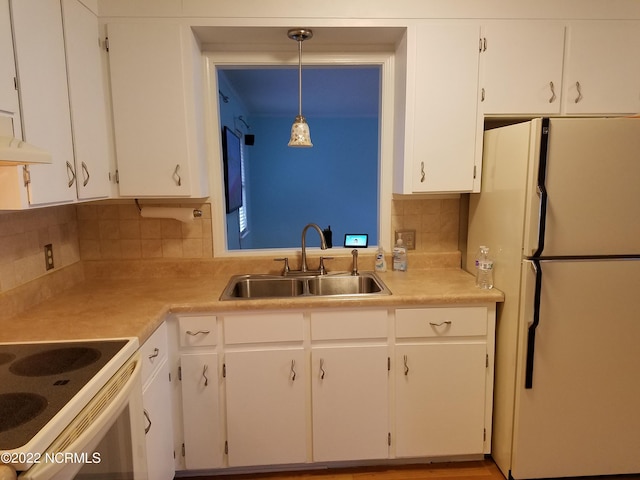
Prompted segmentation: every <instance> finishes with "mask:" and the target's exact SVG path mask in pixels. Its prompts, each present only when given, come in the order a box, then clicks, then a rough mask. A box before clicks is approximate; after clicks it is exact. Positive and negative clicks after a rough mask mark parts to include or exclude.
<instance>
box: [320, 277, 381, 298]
mask: <svg viewBox="0 0 640 480" xmlns="http://www.w3.org/2000/svg"><path fill="white" fill-rule="evenodd" d="M383 289H384V287H383V284H382V282H381V281H380V280H379V279H377V278H374V277H373V276H371V275H364V274H361V275H340V276H318V277H316V278H313V279H311V280H309V293H310V294H311V295H362V294H372V293H381V292H382V291H383Z"/></svg>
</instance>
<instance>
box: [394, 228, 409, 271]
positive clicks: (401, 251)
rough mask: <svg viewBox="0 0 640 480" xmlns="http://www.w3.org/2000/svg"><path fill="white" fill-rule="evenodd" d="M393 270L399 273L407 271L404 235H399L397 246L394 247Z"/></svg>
mask: <svg viewBox="0 0 640 480" xmlns="http://www.w3.org/2000/svg"><path fill="white" fill-rule="evenodd" d="M393 269H394V270H397V271H399V272H406V271H407V249H406V248H405V246H404V241H403V240H402V235H399V237H398V241H397V242H396V246H395V247H393Z"/></svg>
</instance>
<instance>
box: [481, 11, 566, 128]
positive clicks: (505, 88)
mask: <svg viewBox="0 0 640 480" xmlns="http://www.w3.org/2000/svg"><path fill="white" fill-rule="evenodd" d="M564 31H565V27H564V24H563V23H559V22H546V21H545V22H541V21H528V20H509V21H495V22H485V23H483V26H482V38H481V41H480V45H479V48H480V50H481V55H480V72H481V73H480V111H481V112H482V113H483V114H487V115H490V114H514V113H516V114H559V113H560V105H561V102H560V95H561V92H562V62H563V55H564Z"/></svg>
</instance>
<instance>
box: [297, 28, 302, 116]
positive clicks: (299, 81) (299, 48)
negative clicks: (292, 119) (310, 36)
mask: <svg viewBox="0 0 640 480" xmlns="http://www.w3.org/2000/svg"><path fill="white" fill-rule="evenodd" d="M298 115H300V116H302V39H299V40H298Z"/></svg>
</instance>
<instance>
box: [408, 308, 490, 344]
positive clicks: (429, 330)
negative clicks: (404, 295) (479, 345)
mask: <svg viewBox="0 0 640 480" xmlns="http://www.w3.org/2000/svg"><path fill="white" fill-rule="evenodd" d="M486 334H487V309H486V308H485V307H464V308H456V307H454V308H417V309H411V308H409V309H402V310H396V337H398V338H406V337H453V336H478V335H486Z"/></svg>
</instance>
